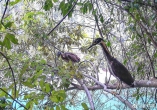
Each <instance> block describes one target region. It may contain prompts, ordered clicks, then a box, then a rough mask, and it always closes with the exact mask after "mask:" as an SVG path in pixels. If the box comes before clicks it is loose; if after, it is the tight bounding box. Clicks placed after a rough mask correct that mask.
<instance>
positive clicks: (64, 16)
mask: <svg viewBox="0 0 157 110" xmlns="http://www.w3.org/2000/svg"><path fill="white" fill-rule="evenodd" d="M77 1H78V0H76V2H75V3H74V5H73V6H72V8H71V9H70V10H69V11H68V13H67V14H66V15H65V16H64V17H63V18H62V19H61V20H60V21H59V22H58V24H57V25H56V26H55V27H54V28H53V29H52V30H51V31H50V32H49V33H48V34H47V36H49V35H50V34H51V33H52V32H53V31H54V30H55V29H56V28H57V27H58V26H59V25H60V23H61V22H63V20H64V19H65V18H66V17H67V16H68V15H69V13H70V12H71V11H72V10H73V9H74V7H75V5H76V4H77Z"/></svg>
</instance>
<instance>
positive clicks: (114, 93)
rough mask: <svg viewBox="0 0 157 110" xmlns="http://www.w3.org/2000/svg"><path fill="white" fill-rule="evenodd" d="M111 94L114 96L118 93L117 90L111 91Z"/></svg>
mask: <svg viewBox="0 0 157 110" xmlns="http://www.w3.org/2000/svg"><path fill="white" fill-rule="evenodd" d="M111 94H112V95H114V96H115V95H119V94H118V93H117V92H115V91H112V92H111Z"/></svg>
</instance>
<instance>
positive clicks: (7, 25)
mask: <svg viewBox="0 0 157 110" xmlns="http://www.w3.org/2000/svg"><path fill="white" fill-rule="evenodd" d="M13 23H14V22H8V23H7V24H5V25H4V27H5V28H10V27H11V26H12V24H13Z"/></svg>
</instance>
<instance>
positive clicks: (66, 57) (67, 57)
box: [57, 51, 80, 63]
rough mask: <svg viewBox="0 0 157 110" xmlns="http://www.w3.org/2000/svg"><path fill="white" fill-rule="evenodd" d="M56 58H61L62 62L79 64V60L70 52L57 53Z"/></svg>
mask: <svg viewBox="0 0 157 110" xmlns="http://www.w3.org/2000/svg"><path fill="white" fill-rule="evenodd" d="M57 56H58V57H60V56H61V58H62V59H63V60H64V61H66V62H69V61H71V62H73V63H77V62H80V58H79V57H78V56H77V55H76V54H74V53H71V52H64V53H63V52H60V51H59V52H58V53H57Z"/></svg>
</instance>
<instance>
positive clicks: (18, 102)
mask: <svg viewBox="0 0 157 110" xmlns="http://www.w3.org/2000/svg"><path fill="white" fill-rule="evenodd" d="M0 89H1V90H2V91H3V92H4V93H6V94H7V95H8V96H9V97H10V98H12V99H13V101H15V102H17V103H18V104H19V105H21V106H22V107H23V108H25V109H26V110H28V109H27V108H26V107H25V106H24V105H22V104H21V103H20V102H18V101H17V100H16V99H14V97H12V96H11V95H10V94H9V93H7V92H6V91H5V90H4V89H2V88H0Z"/></svg>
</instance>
